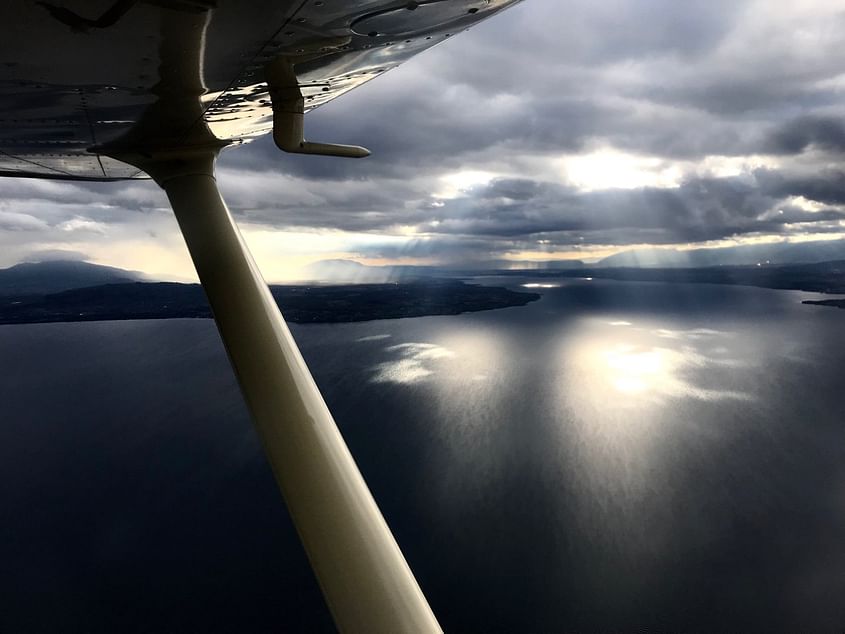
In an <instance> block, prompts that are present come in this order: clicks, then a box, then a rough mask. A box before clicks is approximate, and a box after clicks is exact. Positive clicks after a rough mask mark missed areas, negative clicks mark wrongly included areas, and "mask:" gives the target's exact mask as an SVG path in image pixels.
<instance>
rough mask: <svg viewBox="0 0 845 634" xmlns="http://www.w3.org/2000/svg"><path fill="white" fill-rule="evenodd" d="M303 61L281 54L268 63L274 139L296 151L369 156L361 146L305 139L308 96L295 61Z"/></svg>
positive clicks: (288, 149)
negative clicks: (297, 73) (296, 69)
mask: <svg viewBox="0 0 845 634" xmlns="http://www.w3.org/2000/svg"><path fill="white" fill-rule="evenodd" d="M301 61H303V57H302V56H296V57H290V56H286V55H281V56H279V57H277V58H276V59H274V60H273V61H272V62H270V63H269V64H267V66H266V67H265V70H264V72H265V77H266V78H267V84H268V85H269V87H270V99H271V100H272V102H273V140H274V141H275V142H276V146H278V148H279V149H280V150H284V151H285V152H291V153H293V154H318V155H322V156H342V157H345V158H364V157H365V156H369V155H370V151H369V150H368V149H367V148H364V147H361V146H360V145H341V144H338V143H315V142H313V141H306V140H305V98H304V97H303V96H302V89H301V88H300V87H299V81H298V80H297V77H296V73H295V72H294V68H293V66H294V63H295V62H301Z"/></svg>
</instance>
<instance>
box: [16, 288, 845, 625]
mask: <svg viewBox="0 0 845 634" xmlns="http://www.w3.org/2000/svg"><path fill="white" fill-rule="evenodd" d="M480 281H481V282H482V283H491V284H496V283H507V284H509V285H511V286H513V287H514V288H518V287H519V286H521V285H530V287H531V288H532V290H534V291H536V292H539V293H541V294H542V295H543V298H542V299H541V300H540V301H539V302H535V303H533V304H530V305H528V306H525V307H518V308H509V309H503V310H498V311H489V312H484V313H474V314H467V315H460V316H455V317H452V316H449V317H426V318H417V319H404V320H390V321H374V322H366V323H358V324H335V325H312V326H295V327H293V328H292V329H293V332H294V335H295V336H296V338H297V340H298V341H299V342H300V344H301V346H302V348H303V353H304V354H305V356H306V359H307V360H308V362H309V365H310V366H311V368H312V371H313V372H314V374H315V376H316V378H317V381H318V383H319V384H320V387H321V388H322V390H323V392H324V395H325V397H326V400H327V401H328V403H329V405H330V407H331V408H332V410H333V412H334V413H335V416H336V418H337V420H338V423H339V425H340V426H341V429H342V431H343V433H344V436H345V437H346V438H347V440H348V442H349V444H350V447H351V448H352V451H353V454H354V455H355V456H356V459H357V460H358V462H359V464H360V466H361V469H362V471H363V472H364V475H365V477H366V478H367V480H368V482H369V483H370V485H371V488H372V489H373V492H374V494H375V496H376V499H377V500H378V501H379V503H380V505H381V506H382V509H383V511H384V513H385V515H386V517H387V519H388V522H389V523H390V525H391V526H392V527H393V529H394V532H395V533H396V535H397V539H398V540H399V543H400V545H401V546H402V548H403V550H404V551H405V553H406V556H407V558H408V560H409V562H410V563H411V566H412V568H413V569H414V571H415V572H416V573H417V576H418V578H419V580H420V583H421V585H422V586H423V589H424V591H425V592H426V593H427V594H428V596H429V598H430V600H431V602H432V605H433V607H434V609H435V612H436V613H437V614H438V616H439V617H440V619H441V621H442V623H443V625H444V626H445V628H446V629H447V631H453V632H491V631H500V632H562V631H610V630H612V631H638V630H642V629H644V628H648V629H651V630H655V631H679V630H683V631H713V630H744V631H795V630H803V631H838V630H841V629H842V628H843V627H845V602H843V600H842V597H845V538H843V536H844V535H845V397H843V394H845V311H837V310H834V309H829V308H819V307H811V306H803V305H801V304H800V300H801V299H802V298H804V297H806V296H807V294H802V293H795V292H782V291H771V290H765V289H753V288H741V287H721V286H709V285H671V284H645V283H615V282H606V281H598V280H567V281H562V282H557V281H554V282H550V281H549V280H532V279H525V280H514V279H508V280H497V279H487V280H480ZM0 367H2V370H3V374H2V378H0V403H2V404H3V424H2V428H0V481H2V482H3V488H2V500H1V501H2V511H0V512H2V519H3V521H2V523H0V537H2V540H0V561H3V562H4V563H3V569H4V574H3V575H2V577H0V578H2V579H3V581H2V583H3V587H2V588H0V590H2V593H3V594H2V596H3V597H4V598H3V599H2V600H1V601H0V605H2V608H1V609H0V630H3V631H23V630H31V631H39V630H54V629H55V627H57V624H61V628H60V629H61V630H62V631H127V632H129V631H184V630H191V631H253V632H260V631H279V630H282V631H285V630H287V631H315V630H320V629H321V628H322V629H330V627H331V626H330V621H329V619H328V617H327V615H326V612H325V609H324V608H323V606H322V603H321V600H320V597H319V592H318V590H317V588H316V584H315V583H314V582H313V580H312V579H311V576H310V571H309V569H308V566H307V563H306V562H305V559H304V556H303V554H302V553H301V551H300V549H299V546H298V542H297V541H296V537H295V533H294V531H293V529H292V527H291V526H290V525H289V522H288V520H287V517H286V515H285V512H284V509H283V506H282V505H281V504H280V503H279V498H278V494H277V493H276V490H275V487H274V484H273V482H272V478H271V476H270V473H269V470H268V468H267V467H266V465H265V463H264V461H263V458H262V456H261V453H260V448H259V447H258V445H257V442H256V440H255V438H254V436H253V434H252V431H251V429H250V425H249V421H248V417H247V415H246V413H245V410H244V407H243V404H242V402H241V399H240V397H239V394H238V392H237V388H236V385H235V383H234V380H233V379H232V376H231V372H230V371H229V369H228V366H227V362H226V358H225V354H224V352H223V349H222V346H221V345H220V342H219V339H218V338H217V335H216V333H215V331H214V327H213V324H212V323H211V322H208V321H202V320H197V321H190V320H177V321H161V322H151V321H148V322H104V323H88V324H53V325H32V326H5V327H0ZM46 606H49V609H45V607H46Z"/></svg>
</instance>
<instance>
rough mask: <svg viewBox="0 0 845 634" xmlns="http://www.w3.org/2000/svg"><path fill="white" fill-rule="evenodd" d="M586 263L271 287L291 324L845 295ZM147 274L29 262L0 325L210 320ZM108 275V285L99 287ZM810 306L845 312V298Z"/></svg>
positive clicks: (15, 280)
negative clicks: (545, 301) (664, 293)
mask: <svg viewBox="0 0 845 634" xmlns="http://www.w3.org/2000/svg"><path fill="white" fill-rule="evenodd" d="M348 264H350V263H348V262H347V261H344V260H340V261H330V262H329V263H328V264H327V265H326V266H327V267H329V268H334V267H341V268H343V269H344V270H346V271H357V272H358V273H361V276H360V277H361V279H378V277H377V276H370V272H371V271H368V269H376V270H377V272H378V269H381V268H382V267H367V266H364V265H362V264H358V263H354V262H352V263H351V266H347V265H348ZM579 264H580V266H578V268H544V269H537V268H534V269H528V270H497V269H492V270H488V271H447V270H446V269H435V271H436V272H437V273H439V276H436V277H421V276H420V275H419V268H420V267H408V268H409V269H413V270H414V272H416V273H418V274H417V275H416V276H412V275H411V274H410V271H408V272H407V277H406V278H404V279H403V280H402V281H400V282H366V283H356V284H332V285H325V284H310V285H304V284H300V285H271V287H270V288H271V292H272V294H273V297H274V298H275V299H276V301H277V303H278V304H279V306H280V307H281V309H282V311H283V313H284V315H285V318H286V319H287V320H288V321H291V322H296V323H332V322H349V321H368V320H373V319H396V318H400V317H421V316H425V315H456V314H459V313H464V312H474V311H481V310H492V309H497V308H506V307H510V306H523V305H525V304H527V303H529V302H532V301H535V300H537V299H539V298H540V295H538V294H536V293H531V292H521V291H513V290H509V289H506V288H501V287H496V286H479V285H476V284H472V283H466V282H465V281H462V280H461V279H458V278H461V277H464V278H466V277H473V276H476V275H495V276H499V277H504V278H508V277H517V276H523V277H524V276H531V277H535V278H573V277H578V278H585V277H589V278H603V279H611V280H618V281H638V282H669V283H687V284H702V283H704V284H732V285H746V286H758V287H764V288H774V289H783V290H801V291H810V292H816V293H827V294H842V295H845V260H838V261H831V262H820V263H810V264H785V265H771V264H769V265H765V266H717V267H700V268H679V267H674V268H635V267H613V268H611V267H599V266H591V267H588V266H585V265H583V263H579ZM426 270H428V269H426ZM140 277H141V274H139V273H133V272H131V271H123V270H121V269H116V268H112V267H103V266H99V265H94V264H90V263H86V262H44V263H40V264H32V263H27V264H21V265H16V266H13V267H11V268H9V269H5V270H0V324H22V323H44V322H60V321H94V320H114V319H167V318H188V317H197V318H207V317H211V310H210V308H209V306H208V303H207V301H206V298H205V294H204V292H203V290H202V287H201V286H199V285H198V284H180V283H175V282H144V281H140V280H139V279H138V278H140ZM103 279H105V280H106V281H107V283H105V284H103V283H99V282H98V281H99V280H103ZM92 282H93V283H92ZM20 289H23V290H20ZM53 289H60V290H58V291H54V290H53ZM10 291H11V292H10ZM804 303H806V304H815V305H821V306H832V307H839V308H845V299H843V298H832V299H830V300H821V301H819V300H807V301H805V302H804Z"/></svg>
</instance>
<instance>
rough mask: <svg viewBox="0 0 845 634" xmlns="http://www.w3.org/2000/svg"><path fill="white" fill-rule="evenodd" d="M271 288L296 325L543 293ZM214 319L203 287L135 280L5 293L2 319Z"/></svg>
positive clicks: (423, 312)
mask: <svg viewBox="0 0 845 634" xmlns="http://www.w3.org/2000/svg"><path fill="white" fill-rule="evenodd" d="M270 290H271V292H272V294H273V298H274V299H275V300H276V302H277V304H278V305H279V307H280V308H281V309H282V311H283V313H284V315H285V319H286V320H287V321H290V322H295V323H332V322H350V321H370V320H373V319H398V318H401V317H422V316H427V315H457V314H460V313H465V312H475V311H481V310H493V309H497V308H507V307H510V306H524V305H525V304H527V303H529V302H533V301H536V300H538V299H540V295H538V294H537V293H527V292H516V291H511V290H508V289H505V288H498V287H490V286H478V285H475V284H466V283H464V282H461V281H459V280H419V281H415V282H407V283H403V284H351V285H344V286H277V285H272V286H271V287H270ZM211 316H212V314H211V309H210V307H209V306H208V302H207V301H206V298H205V293H204V292H203V290H202V287H201V286H200V285H199V284H179V283H175V282H130V283H122V284H105V285H100V286H91V287H86V288H78V289H73V290H67V291H62V292H59V293H49V294H46V295H29V296H18V297H5V298H0V324H24V323H48V322H68V321H104V320H119V319H172V318H191V317H193V318H208V317H211Z"/></svg>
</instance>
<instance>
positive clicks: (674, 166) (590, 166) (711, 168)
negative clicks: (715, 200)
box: [554, 147, 780, 191]
mask: <svg viewBox="0 0 845 634" xmlns="http://www.w3.org/2000/svg"><path fill="white" fill-rule="evenodd" d="M554 163H555V165H556V168H557V170H558V174H559V176H560V178H561V180H562V181H563V182H565V183H567V184H569V185H572V186H574V187H576V188H578V189H579V190H581V191H596V190H602V189H638V188H641V187H660V188H671V187H678V186H679V185H680V184H681V183H682V182H683V181H684V179H685V178H687V177H688V176H690V175H692V174H696V175H698V176H711V177H715V178H728V177H732V176H741V175H743V174H750V173H751V172H752V171H753V170H755V169H760V168H769V169H775V168H778V167H780V161H779V160H778V159H776V158H775V157H771V156H765V155H750V156H716V155H712V156H707V157H705V158H704V159H702V160H700V161H696V162H690V161H671V160H666V159H663V158H660V157H656V156H644V155H639V154H631V153H627V152H623V151H620V150H617V149H615V148H612V147H602V148H598V149H596V150H593V151H591V152H588V153H585V154H571V155H565V156H561V157H559V158H558V159H555V160H554Z"/></svg>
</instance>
